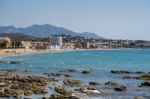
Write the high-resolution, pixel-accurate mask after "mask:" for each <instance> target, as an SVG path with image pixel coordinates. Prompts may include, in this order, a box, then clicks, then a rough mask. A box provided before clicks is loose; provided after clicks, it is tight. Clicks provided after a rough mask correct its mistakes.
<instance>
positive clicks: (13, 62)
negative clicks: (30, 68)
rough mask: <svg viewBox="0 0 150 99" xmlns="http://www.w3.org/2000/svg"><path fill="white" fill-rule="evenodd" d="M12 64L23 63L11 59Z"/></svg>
mask: <svg viewBox="0 0 150 99" xmlns="http://www.w3.org/2000/svg"><path fill="white" fill-rule="evenodd" d="M10 64H21V62H19V61H10Z"/></svg>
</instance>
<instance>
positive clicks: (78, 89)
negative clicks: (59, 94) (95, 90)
mask: <svg viewBox="0 0 150 99" xmlns="http://www.w3.org/2000/svg"><path fill="white" fill-rule="evenodd" d="M74 90H75V91H78V92H80V93H83V90H85V89H84V88H83V87H80V88H76V89H74Z"/></svg>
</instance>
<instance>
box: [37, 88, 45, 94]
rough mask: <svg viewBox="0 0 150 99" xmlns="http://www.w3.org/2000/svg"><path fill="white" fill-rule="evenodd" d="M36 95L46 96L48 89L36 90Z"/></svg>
mask: <svg viewBox="0 0 150 99" xmlns="http://www.w3.org/2000/svg"><path fill="white" fill-rule="evenodd" d="M34 93H35V94H46V93H48V91H47V89H44V88H37V89H34Z"/></svg>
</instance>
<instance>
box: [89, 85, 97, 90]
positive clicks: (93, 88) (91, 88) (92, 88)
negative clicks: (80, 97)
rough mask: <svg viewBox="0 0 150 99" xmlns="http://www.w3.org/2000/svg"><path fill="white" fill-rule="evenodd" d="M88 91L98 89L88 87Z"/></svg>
mask: <svg viewBox="0 0 150 99" xmlns="http://www.w3.org/2000/svg"><path fill="white" fill-rule="evenodd" d="M87 90H96V88H95V87H91V86H88V87H87Z"/></svg>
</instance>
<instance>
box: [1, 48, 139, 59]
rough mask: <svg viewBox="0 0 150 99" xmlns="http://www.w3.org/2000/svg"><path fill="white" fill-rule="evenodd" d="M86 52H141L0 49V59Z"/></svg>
mask: <svg viewBox="0 0 150 99" xmlns="http://www.w3.org/2000/svg"><path fill="white" fill-rule="evenodd" d="M86 50H96V51H98V50H141V49H136V48H118V49H115V48H112V49H103V48H99V49H56V50H51V49H46V50H41V49H40V50H38V49H36V50H33V49H0V59H2V58H4V57H11V56H24V55H33V54H42V53H55V52H68V51H86Z"/></svg>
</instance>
